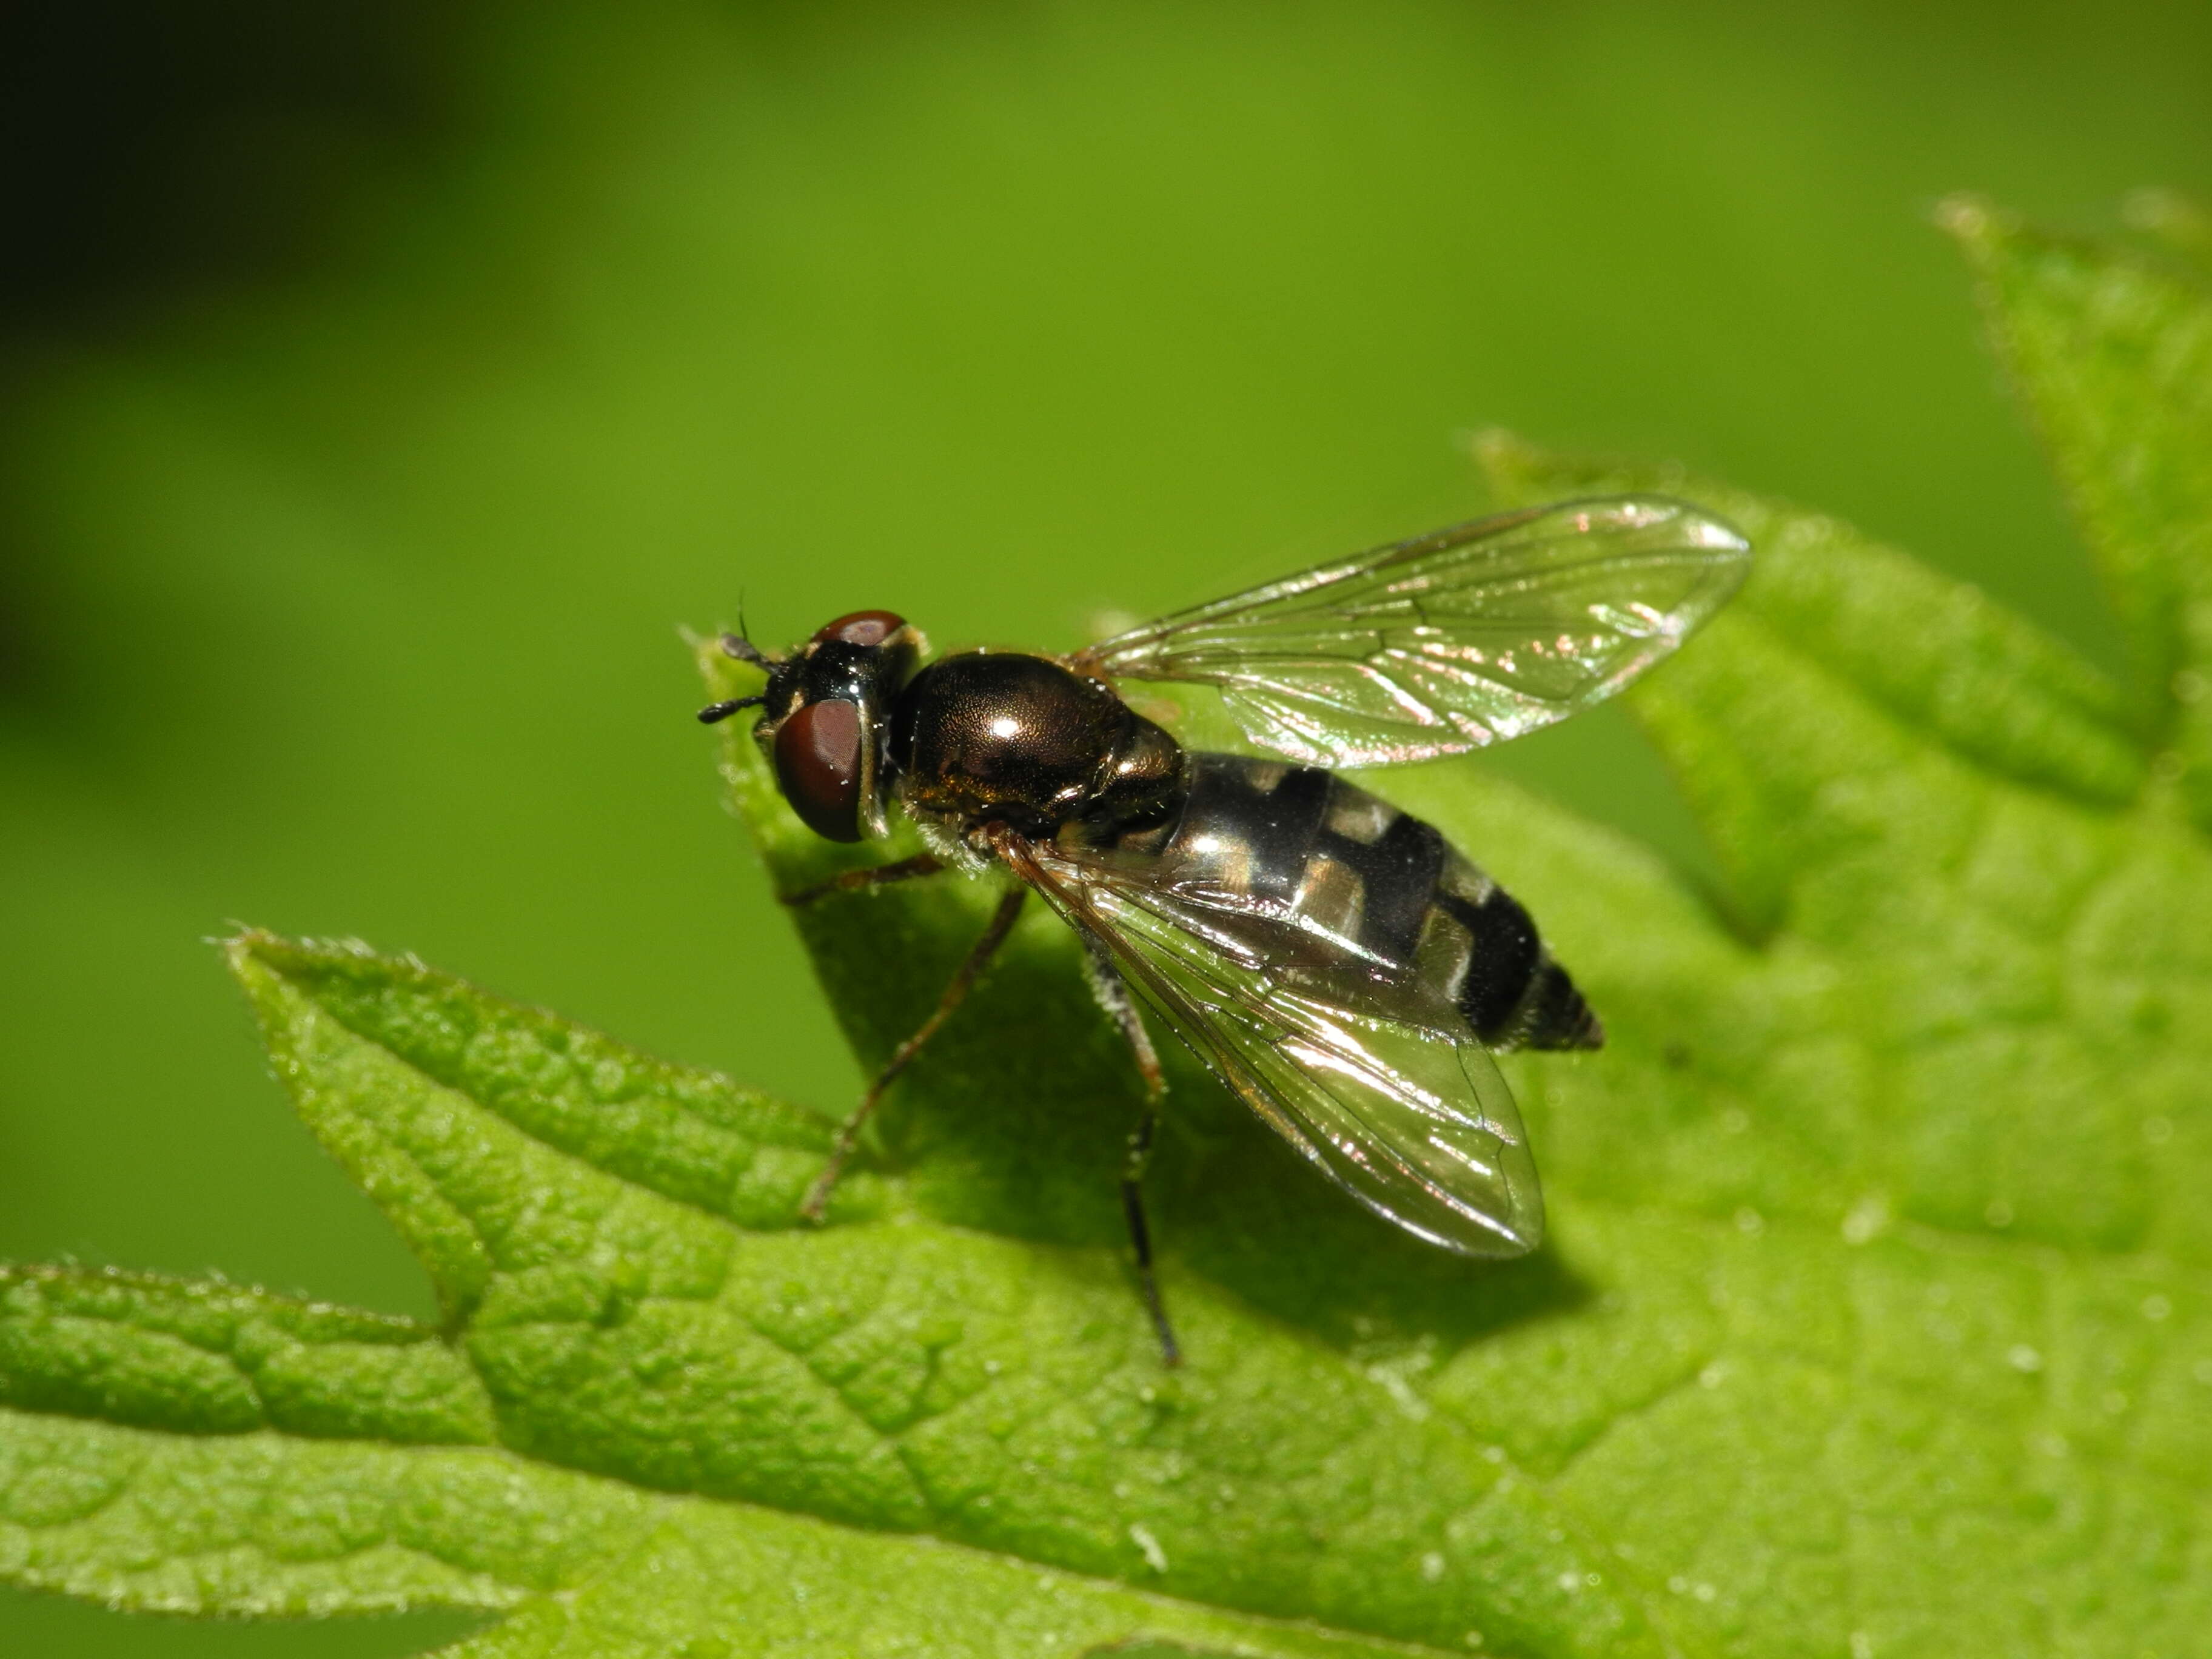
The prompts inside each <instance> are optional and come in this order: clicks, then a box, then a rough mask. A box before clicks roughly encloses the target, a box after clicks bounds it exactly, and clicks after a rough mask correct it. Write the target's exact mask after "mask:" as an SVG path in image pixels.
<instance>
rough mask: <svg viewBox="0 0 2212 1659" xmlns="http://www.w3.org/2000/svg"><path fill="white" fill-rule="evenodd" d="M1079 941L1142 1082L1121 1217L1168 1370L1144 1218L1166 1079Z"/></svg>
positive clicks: (1146, 1037)
mask: <svg viewBox="0 0 2212 1659" xmlns="http://www.w3.org/2000/svg"><path fill="white" fill-rule="evenodd" d="M1082 938H1083V945H1084V949H1085V951H1086V952H1088V954H1089V957H1090V961H1089V964H1088V965H1089V967H1090V969H1091V990H1092V991H1093V992H1094V993H1095V994H1097V998H1098V1004H1099V1006H1101V1007H1103V1009H1105V1011H1106V1013H1107V1017H1108V1018H1110V1019H1111V1020H1112V1021H1113V1022H1114V1023H1115V1024H1116V1025H1118V1026H1120V1027H1121V1035H1122V1036H1125V1037H1127V1039H1128V1040H1129V1048H1130V1050H1131V1052H1132V1053H1133V1054H1135V1056H1136V1060H1137V1073H1138V1075H1139V1076H1140V1077H1141V1078H1143V1079H1144V1080H1145V1108H1144V1112H1143V1115H1141V1116H1139V1118H1138V1120H1137V1127H1136V1128H1135V1129H1134V1130H1133V1132H1132V1133H1130V1136H1129V1148H1128V1152H1127V1154H1126V1155H1125V1156H1124V1157H1123V1158H1122V1160H1121V1214H1122V1216H1123V1218H1125V1219H1126V1220H1127V1222H1128V1224H1129V1243H1130V1244H1131V1245H1132V1246H1133V1247H1134V1249H1135V1250H1136V1253H1137V1288H1138V1290H1139V1291H1140V1292H1141V1293H1142V1294H1143V1296H1144V1298H1145V1310H1146V1312H1147V1313H1149V1314H1151V1315H1152V1328H1153V1330H1154V1331H1156V1332H1158V1334H1159V1339H1160V1359H1161V1361H1162V1363H1163V1364H1166V1365H1168V1366H1169V1367H1170V1368H1173V1367H1175V1366H1177V1365H1180V1364H1182V1349H1181V1348H1180V1347H1178V1346H1176V1336H1175V1328H1174V1327H1173V1326H1171V1325H1170V1324H1169V1323H1168V1310H1167V1304H1165V1303H1164V1302H1163V1301H1161V1300H1160V1285H1159V1280H1158V1279H1157V1278H1156V1277H1155V1276H1154V1275H1153V1273H1152V1229H1151V1227H1150V1226H1149V1225H1146V1220H1145V1166H1146V1164H1150V1163H1151V1162H1152V1136H1153V1133H1154V1132H1155V1131H1156V1130H1157V1129H1158V1127H1159V1122H1160V1100H1161V1097H1163V1096H1164V1095H1165V1094H1166V1093H1167V1079H1166V1078H1165V1077H1164V1076H1163V1075H1162V1074H1161V1072H1160V1056H1159V1053H1158V1050H1157V1049H1155V1048H1153V1047H1152V1034H1151V1033H1150V1032H1148V1031H1146V1030H1145V1022H1144V1018H1143V1016H1141V1015H1140V1014H1139V1012H1137V1005H1136V1002H1135V1000H1134V999H1133V998H1132V997H1131V996H1130V995H1129V987H1128V986H1127V984H1126V983H1125V982H1124V981H1123V980H1122V978H1121V974H1120V973H1119V971H1117V970H1116V969H1115V966H1114V961H1113V958H1112V957H1109V956H1108V955H1107V954H1106V951H1105V949H1104V947H1103V946H1102V945H1099V943H1098V942H1097V940H1096V939H1092V938H1091V935H1090V934H1088V933H1085V934H1084V935H1083V936H1082Z"/></svg>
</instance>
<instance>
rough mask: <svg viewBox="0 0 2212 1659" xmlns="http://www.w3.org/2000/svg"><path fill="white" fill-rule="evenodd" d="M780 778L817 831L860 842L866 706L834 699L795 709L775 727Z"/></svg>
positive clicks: (793, 804)
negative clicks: (862, 722) (862, 736)
mask: <svg viewBox="0 0 2212 1659" xmlns="http://www.w3.org/2000/svg"><path fill="white" fill-rule="evenodd" d="M775 781H776V786H777V787H779V788H781V790H782V791H783V798H784V799H786V800H787V801H789V802H790V803H791V810H792V811H794V812H796V813H798V814H799V817H801V818H802V819H804V820H805V823H806V827H807V828H808V829H811V830H812V831H813V832H814V833H815V834H816V835H817V836H821V837H822V838H823V840H825V841H858V840H860V705H859V704H858V703H851V702H844V701H843V700H842V699H840V698H830V699H825V700H824V701H823V702H810V703H803V704H801V705H800V706H799V708H794V709H793V710H792V711H791V713H790V714H789V715H788V716H787V717H786V718H785V720H784V722H783V724H782V725H781V726H778V727H776V729H775Z"/></svg>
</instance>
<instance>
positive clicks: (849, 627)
mask: <svg viewBox="0 0 2212 1659" xmlns="http://www.w3.org/2000/svg"><path fill="white" fill-rule="evenodd" d="M905 626H906V618H905V617H902V616H899V615H897V614H896V613H895V612H893V611H853V612H852V613H851V614H850V615H848V616H843V617H838V618H837V620H836V622H833V623H827V624H825V625H824V626H823V629H822V630H821V631H820V632H819V633H817V634H816V635H815V636H814V637H815V638H816V639H817V640H822V641H829V640H836V641H838V642H839V643H841V644H843V645H881V644H882V643H883V642H884V641H885V640H887V639H889V638H890V636H891V635H894V634H896V633H897V632H898V631H899V629H902V628H904V627H905Z"/></svg>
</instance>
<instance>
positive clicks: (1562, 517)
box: [1074, 495, 1751, 766]
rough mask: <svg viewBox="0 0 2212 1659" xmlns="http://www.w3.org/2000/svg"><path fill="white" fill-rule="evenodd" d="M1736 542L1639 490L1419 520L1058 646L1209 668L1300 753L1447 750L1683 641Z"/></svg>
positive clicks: (1095, 657)
mask: <svg viewBox="0 0 2212 1659" xmlns="http://www.w3.org/2000/svg"><path fill="white" fill-rule="evenodd" d="M1750 565H1751V544H1750V543H1748V542H1747V541H1746V540H1745V539H1744V538H1743V537H1742V536H1741V535H1740V534H1738V533H1737V532H1735V530H1734V529H1732V528H1731V527H1729V526H1728V525H1726V524H1724V523H1723V522H1722V521H1721V520H1718V519H1717V518H1714V517H1712V516H1711V514H1709V513H1703V512H1700V511H1699V509H1698V508H1696V507H1690V506H1687V505H1686V504H1685V503H1683V502H1680V501H1668V500H1666V499H1664V498H1663V497H1659V496H1649V495H1623V496H1613V497H1607V498H1602V499H1597V500H1591V501H1568V502H1565V503H1563V504H1561V505H1559V506H1556V507H1540V508H1537V509H1535V510H1534V511H1530V512H1525V513H1509V514H1507V515H1505V516H1504V517H1502V518H1495V519H1484V520H1478V521H1476V522H1474V523H1472V524H1463V525H1455V526H1452V527H1451V528H1449V529H1446V530H1438V531H1435V532H1431V534H1429V535H1426V536H1419V537H1416V538H1413V540H1412V541H1407V542H1399V543H1396V544H1393V545H1391V546H1389V547H1382V548H1377V549H1375V550H1373V551H1371V552H1368V553H1364V554H1362V555H1360V556H1358V557H1357V558H1353V559H1347V560H1346V561H1345V562H1342V563H1340V564H1333V565H1324V566H1322V568H1319V569H1316V570H1309V571H1307V572H1305V573H1304V574H1302V575H1297V576H1290V577H1286V578H1285V579H1284V580H1281V581H1279V582H1271V583H1269V584H1268V585H1267V586H1265V587H1255V588H1254V589H1252V590H1251V591H1250V592H1246V593H1239V594H1237V595H1236V596H1235V597H1233V598H1231V599H1218V600H1216V601H1215V602H1214V603H1212V604H1211V605H1200V606H1198V607H1197V608H1195V609H1194V610H1190V611H1179V612H1177V613H1176V615H1174V616H1171V617H1163V618H1161V619H1160V620H1159V621H1158V622H1156V623H1148V624H1147V625H1146V626H1145V627H1143V628H1139V629H1133V630H1131V631H1130V632H1128V633H1127V634H1121V635H1116V636H1115V637H1114V638H1113V639H1110V640H1106V641H1102V642H1101V643H1099V644H1097V645H1094V646H1091V647H1089V648H1088V649H1086V650H1084V651H1081V652H1079V653H1076V656H1075V659H1074V660H1075V662H1076V664H1077V665H1078V666H1079V667H1080V668H1083V669H1085V670H1086V671H1092V672H1097V673H1101V674H1103V675H1106V676H1107V677H1109V678H1115V677H1122V676H1126V677H1128V678H1136V679H1155V680H1180V681H1184V682H1187V683H1190V684H1200V685H1212V686H1216V687H1218V688H1219V689H1220V690H1221V692H1222V695H1223V696H1224V698H1225V701H1226V702H1227V704H1228V707H1229V709H1230V712H1231V714H1232V715H1233V716H1234V717H1235V718H1236V720H1237V723H1238V724H1239V725H1240V726H1242V727H1243V730H1244V734H1245V736H1246V737H1247V738H1249V739H1250V740H1251V741H1252V742H1253V743H1254V744H1256V745H1258V746H1259V747H1260V748H1261V749H1264V750H1268V751H1270V752H1271V753H1273V754H1278V755H1284V756H1287V757H1290V758H1291V759H1292V760H1295V761H1297V762H1300V763H1303V764H1304V765H1308V766H1387V765H1393V764H1396V763H1402V762H1407V761H1417V760H1429V759H1432V758H1434V757H1437V756H1439V755H1451V754H1458V753H1462V752H1463V751H1465V750H1469V749H1477V748H1480V747H1481V746H1482V745H1483V744H1488V743H1493V742H1497V741H1500V740H1502V739H1504V738H1516V737H1518V736H1520V735H1521V734H1522V732H1528V731H1532V730H1534V728H1535V727H1537V726H1548V725H1549V724H1551V723H1552V722H1553V720H1564V719H1565V718H1566V717H1567V716H1568V715H1569V714H1574V713H1576V712H1577V711H1578V710H1580V709H1583V708H1588V707H1589V705H1590V704H1592V703H1594V702H1598V701H1600V700H1601V699H1602V698H1605V697H1608V696H1612V695H1613V693H1614V692H1615V691H1618V690H1620V688H1621V687H1622V686H1624V685H1626V684H1628V682H1629V681H1631V680H1632V679H1634V678H1636V677H1637V676H1638V674H1640V673H1642V672H1643V671H1644V670H1645V669H1647V668H1649V667H1650V666H1651V665H1652V664H1654V663H1656V662H1657V661H1658V660H1659V659H1661V658H1662V657H1664V656H1666V655H1667V654H1668V653H1669V652H1671V651H1673V650H1674V647H1676V646H1678V645H1680V643H1681V642H1682V640H1683V638H1684V637H1685V636H1686V635H1687V634H1688V633H1689V632H1690V631H1691V630H1692V629H1694V628H1696V627H1697V626H1698V625H1699V623H1703V622H1704V621H1705V619H1706V618H1707V617H1710V616H1711V615H1712V613H1713V612H1714V611H1717V609H1719V607H1720V605H1722V603H1723V601H1724V600H1726V599H1727V598H1728V597H1729V594H1731V593H1733V592H1735V590H1736V588H1737V586H1739V585H1741V582H1742V580H1743V578H1744V574H1745V573H1746V572H1747V570H1748V569H1749V568H1750Z"/></svg>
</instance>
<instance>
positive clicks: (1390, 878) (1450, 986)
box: [1127, 754, 1605, 1048]
mask: <svg viewBox="0 0 2212 1659" xmlns="http://www.w3.org/2000/svg"><path fill="white" fill-rule="evenodd" d="M1190 761H1191V770H1190V774H1189V793H1188V798H1187V799H1186V801H1185V803H1184V805H1183V808H1182V813H1181V815H1180V817H1178V818H1176V821H1175V823H1174V824H1173V827H1172V828H1171V829H1166V830H1165V831H1164V832H1163V831H1160V830H1155V831H1152V833H1151V834H1149V835H1146V836H1141V837H1136V836H1133V837H1131V843H1132V844H1130V845H1129V846H1128V849H1127V850H1128V851H1129V853H1130V854H1132V855H1135V856H1145V857H1152V856H1156V857H1157V858H1158V860H1160V863H1161V866H1162V869H1161V875H1162V877H1163V878H1164V879H1166V880H1168V881H1170V882H1171V883H1172V884H1173V885H1174V887H1175V888H1176V890H1177V891H1178V892H1179V893H1182V894H1183V895H1184V896H1194V897H1197V898H1199V899H1200V901H1201V902H1210V903H1215V904H1218V905H1219V906H1220V907H1221V908H1224V909H1225V910H1238V909H1260V910H1264V911H1265V912H1266V913H1267V914H1269V915H1273V916H1275V917H1277V918H1279V919H1280V920H1283V921H1289V922H1291V923H1293V924H1294V925H1295V927H1296V930H1297V933H1296V935H1295V936H1296V937H1297V938H1299V939H1302V940H1304V941H1310V947H1311V950H1312V952H1313V956H1314V959H1315V961H1316V963H1320V962H1322V961H1324V960H1327V959H1329V958H1332V957H1334V958H1335V959H1338V960H1346V959H1348V960H1350V961H1352V962H1356V963H1361V964H1363V965H1364V966H1365V967H1367V968H1368V969H1369V970H1370V972H1372V973H1374V974H1375V975H1376V976H1377V977H1381V978H1389V979H1399V978H1403V977H1404V976H1407V975H1420V976H1422V977H1423V978H1424V979H1425V980H1427V981H1429V982H1430V983H1431V985H1433V987H1435V989H1436V990H1437V991H1439V992H1441V993H1442V994H1443V995H1444V996H1446V997H1447V998H1449V1000H1450V1002H1451V1004H1452V1006H1454V1007H1455V1008H1456V1009H1457V1010H1458V1011H1459V1012H1460V1015H1461V1016H1462V1018H1464V1019H1465V1020H1466V1021H1467V1023H1468V1025H1469V1026H1470V1027H1471V1028H1472V1029H1473V1030H1474V1034H1475V1035H1476V1036H1479V1037H1480V1038H1481V1039H1482V1041H1483V1042H1485V1043H1486V1044H1488V1045H1490V1046H1491V1047H1492V1048H1596V1047H1598V1046H1599V1045H1600V1044H1601V1042H1604V1040H1605V1034H1604V1029H1603V1027H1602V1026H1601V1025H1600V1024H1599V1023H1598V1019H1597V1017H1596V1015H1595V1014H1594V1013H1593V1012H1591V1011H1590V1008H1589V1004H1588V1003H1586V1002H1585V1001H1584V1000H1583V996H1582V994H1581V993H1580V992H1579V991H1577V989H1576V988H1575V984H1574V981H1572V980H1571V979H1570V978H1569V977H1568V975H1567V972H1566V970H1565V969H1564V968H1562V967H1560V966H1559V963H1556V962H1554V961H1553V960H1552V957H1551V954H1550V952H1549V951H1547V950H1546V949H1545V947H1544V942H1543V939H1542V937H1541V935H1540V934H1539V933H1537V931H1536V925H1535V923H1534V921H1533V920H1531V919H1530V917H1529V915H1528V911H1527V910H1526V909H1524V908H1522V906H1521V904H1520V903H1519V902H1518V901H1516V899H1515V898H1514V897H1513V896H1512V895H1511V894H1510V893H1508V892H1507V891H1506V890H1504V888H1502V887H1500V886H1499V885H1498V884H1497V883H1496V882H1494V881H1492V879H1491V878H1489V877H1488V876H1487V875H1486V874H1484V873H1483V872H1482V871H1481V870H1480V869H1479V868H1477V867H1476V866H1474V864H1472V863H1470V862H1468V860H1466V859H1464V858H1462V857H1461V856H1460V854H1458V853H1457V852H1456V851H1455V850H1454V849H1453V848H1452V847H1451V846H1450V845H1449V843H1448V842H1446V841H1445V840H1444V838H1443V834H1442V833H1441V832H1440V831H1438V830H1437V829H1436V828H1435V826H1434V825H1432V824H1429V823H1424V822H1423V821H1422V820H1421V819H1419V818H1417V817H1413V816H1412V815H1411V814H1409V813H1406V812H1401V811H1399V810H1398V809H1397V808H1396V807H1395V806H1392V805H1389V803H1388V802H1386V801H1384V800H1382V799H1379V798H1377V797H1376V796H1374V795H1370V794H1369V793H1367V792H1366V791H1365V790H1364V789H1361V788H1359V787H1357V786H1356V785H1353V784H1350V783H1346V781H1344V780H1343V779H1342V778H1340V777H1338V776H1337V775H1335V774H1334V773H1333V772H1328V771H1323V770H1322V769H1318V768H1315V767H1305V766H1291V765H1289V764H1286V763H1281V762H1276V761H1263V760H1254V759H1251V758H1249V757H1245V756H1242V755H1218V754H1196V755H1193V756H1192V757H1190Z"/></svg>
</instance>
